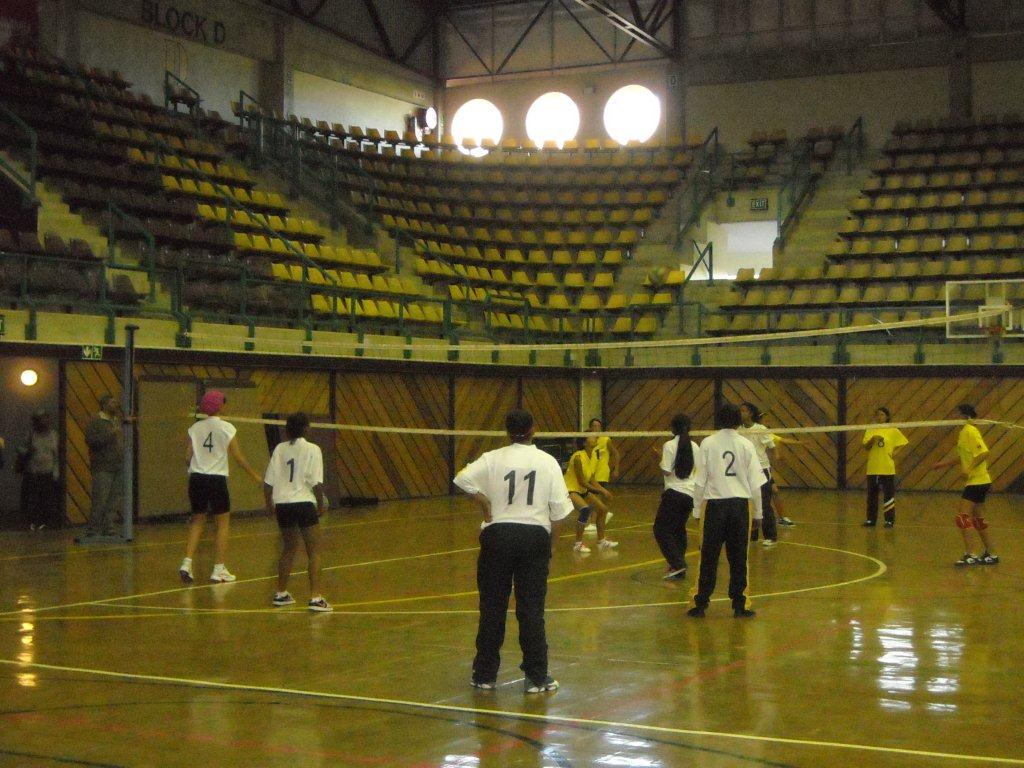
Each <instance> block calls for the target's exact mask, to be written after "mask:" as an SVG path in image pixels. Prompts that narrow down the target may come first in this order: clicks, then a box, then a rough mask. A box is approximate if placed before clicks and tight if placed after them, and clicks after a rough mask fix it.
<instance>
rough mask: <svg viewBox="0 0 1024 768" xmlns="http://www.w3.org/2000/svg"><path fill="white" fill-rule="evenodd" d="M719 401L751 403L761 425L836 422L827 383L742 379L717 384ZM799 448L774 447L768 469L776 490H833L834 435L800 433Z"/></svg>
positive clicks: (832, 389)
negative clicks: (770, 465) (720, 387)
mask: <svg viewBox="0 0 1024 768" xmlns="http://www.w3.org/2000/svg"><path fill="white" fill-rule="evenodd" d="M722 397H723V398H724V399H725V400H728V401H731V402H733V403H735V404H737V405H739V404H740V403H742V402H751V403H754V404H755V405H757V407H758V408H760V409H761V411H762V413H764V414H765V417H764V419H763V422H764V424H765V425H766V426H768V427H772V426H778V427H816V426H825V425H829V424H835V423H837V421H838V418H839V410H838V403H839V389H838V385H837V383H836V381H835V380H832V379H743V380H729V381H723V382H722ZM799 439H800V444H799V445H780V446H779V447H778V448H777V449H776V451H775V455H774V457H773V461H772V469H773V472H774V473H775V479H776V481H777V482H778V483H779V485H781V486H788V487H790V488H835V487H836V479H837V477H836V476H837V462H838V452H839V451H838V446H839V439H840V438H839V436H838V433H832V434H825V433H822V434H812V435H801V436H800V438H799Z"/></svg>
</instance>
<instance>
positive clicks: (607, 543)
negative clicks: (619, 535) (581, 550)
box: [597, 539, 619, 549]
mask: <svg viewBox="0 0 1024 768" xmlns="http://www.w3.org/2000/svg"><path fill="white" fill-rule="evenodd" d="M617 546H619V542H617V541H612V540H611V539H601V540H600V541H599V542H597V548H598V549H615V548H616V547H617Z"/></svg>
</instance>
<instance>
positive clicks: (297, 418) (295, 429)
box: [284, 412, 309, 443]
mask: <svg viewBox="0 0 1024 768" xmlns="http://www.w3.org/2000/svg"><path fill="white" fill-rule="evenodd" d="M308 427H309V416H307V415H306V414H304V413H301V412H300V413H293V414H292V415H291V416H289V417H288V419H287V421H285V423H284V435H285V437H286V438H287V439H288V442H289V443H294V442H295V441H296V440H298V439H299V438H300V437H304V436H305V434H306V429H307V428H308Z"/></svg>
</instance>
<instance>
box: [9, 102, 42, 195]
mask: <svg viewBox="0 0 1024 768" xmlns="http://www.w3.org/2000/svg"><path fill="white" fill-rule="evenodd" d="M0 115H2V116H4V117H6V118H7V119H8V120H9V121H10V122H12V123H14V125H15V126H16V127H18V128H20V129H21V130H22V131H24V132H25V134H26V135H27V136H28V144H29V154H28V178H27V179H26V178H25V177H24V176H23V175H22V174H21V173H20V172H19V171H18V169H17V168H15V167H14V166H12V165H11V164H10V163H8V162H6V161H5V160H4V159H3V158H2V157H0V167H2V168H3V169H4V170H5V171H6V172H7V174H8V175H9V176H10V177H11V178H12V179H13V180H14V181H15V182H17V184H18V186H19V187H21V193H22V197H23V198H24V199H25V204H26V205H32V204H34V203H38V202H39V198H38V197H37V196H36V179H37V177H38V169H39V135H38V134H37V133H36V131H35V130H34V129H33V128H32V127H31V126H30V125H29V124H28V123H26V122H25V121H24V120H22V119H21V118H20V117H18V116H17V115H16V114H15V113H14V112H12V111H11V110H10V109H8V108H7V107H5V106H3V105H0Z"/></svg>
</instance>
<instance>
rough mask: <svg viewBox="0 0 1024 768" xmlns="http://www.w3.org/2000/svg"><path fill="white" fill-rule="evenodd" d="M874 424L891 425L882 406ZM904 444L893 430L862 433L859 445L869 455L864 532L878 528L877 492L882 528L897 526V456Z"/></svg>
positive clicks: (902, 437)
mask: <svg viewBox="0 0 1024 768" xmlns="http://www.w3.org/2000/svg"><path fill="white" fill-rule="evenodd" d="M875 421H876V422H877V423H879V424H883V423H884V424H888V423H889V422H890V421H892V414H890V413H889V409H888V408H886V407H885V406H882V407H881V408H879V409H878V410H877V411H875ZM906 444H907V438H906V437H904V436H903V433H902V432H900V431H899V430H898V429H896V428H895V427H874V428H872V429H869V430H866V431H865V432H864V438H863V440H861V445H863V446H864V448H866V449H867V452H868V464H867V475H868V517H867V520H865V521H864V523H863V526H864V527H865V528H874V527H875V526H876V525H877V524H878V492H879V490H881V492H882V512H883V514H884V515H885V527H886V528H892V527H893V526H894V525H896V461H895V458H896V452H897V451H898V450H900V448H902V447H903V446H905V445H906Z"/></svg>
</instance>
